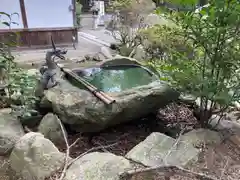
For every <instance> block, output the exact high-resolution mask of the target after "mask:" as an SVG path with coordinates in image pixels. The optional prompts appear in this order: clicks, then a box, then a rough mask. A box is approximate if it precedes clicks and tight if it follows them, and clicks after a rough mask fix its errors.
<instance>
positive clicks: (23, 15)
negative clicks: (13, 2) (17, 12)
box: [19, 0, 28, 29]
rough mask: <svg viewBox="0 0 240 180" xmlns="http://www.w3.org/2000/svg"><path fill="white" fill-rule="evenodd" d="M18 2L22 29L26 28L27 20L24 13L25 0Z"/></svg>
mask: <svg viewBox="0 0 240 180" xmlns="http://www.w3.org/2000/svg"><path fill="white" fill-rule="evenodd" d="M19 3H20V8H21V14H22V21H23V27H24V29H27V28H28V22H27V15H26V9H25V2H24V0H19Z"/></svg>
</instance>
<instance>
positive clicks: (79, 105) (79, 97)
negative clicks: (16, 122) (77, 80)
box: [42, 81, 179, 132]
mask: <svg viewBox="0 0 240 180" xmlns="http://www.w3.org/2000/svg"><path fill="white" fill-rule="evenodd" d="M106 94H109V95H110V96H112V97H113V98H114V99H116V103H113V104H111V105H106V104H104V103H103V102H102V101H100V100H99V99H98V98H96V97H95V96H94V95H93V94H92V93H90V92H89V91H86V90H82V89H79V88H76V87H73V86H72V85H71V84H70V83H68V82H66V81H64V82H62V83H61V85H60V86H58V87H55V88H52V89H50V90H48V91H46V92H45V97H44V98H43V100H42V106H43V107H46V106H49V105H50V106H52V108H53V111H54V113H56V114H57V115H58V117H59V118H60V119H61V120H62V121H63V122H64V123H67V124H70V125H72V127H73V128H74V129H75V130H77V131H80V132H96V131H99V130H102V129H104V128H106V127H108V126H110V125H116V124H120V123H123V122H127V121H131V120H133V119H136V118H140V117H142V116H145V115H147V114H149V113H151V112H155V111H157V110H158V109H159V108H161V107H163V106H165V105H166V104H168V103H169V102H171V101H174V100H176V99H177V98H178V96H179V94H178V93H177V92H176V91H174V90H173V89H171V88H170V87H168V86H167V85H166V84H163V83H160V82H159V81H156V82H153V83H150V84H149V85H145V86H140V87H137V88H132V89H130V90H125V91H122V92H119V93H106Z"/></svg>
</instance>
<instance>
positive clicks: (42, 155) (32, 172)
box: [9, 132, 65, 180]
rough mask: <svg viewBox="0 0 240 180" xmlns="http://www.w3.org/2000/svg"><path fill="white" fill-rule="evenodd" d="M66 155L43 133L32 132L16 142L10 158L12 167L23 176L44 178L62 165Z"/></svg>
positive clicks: (41, 179)
mask: <svg viewBox="0 0 240 180" xmlns="http://www.w3.org/2000/svg"><path fill="white" fill-rule="evenodd" d="M64 156H65V155H64V154H63V153H61V152H59V150H58V149H57V148H56V147H55V146H54V144H53V143H52V142H51V141H50V140H48V139H45V138H44V136H43V135H42V134H40V133H34V132H30V133H27V134H26V135H24V136H23V137H22V138H21V139H20V140H19V141H18V142H17V143H16V145H15V146H14V148H13V151H12V153H11V155H10V158H9V159H10V165H11V167H12V169H13V170H15V171H16V172H17V173H18V174H20V175H21V176H22V177H24V178H26V179H38V180H44V179H45V178H46V177H48V176H50V175H51V174H52V173H53V172H55V171H56V170H58V169H59V168H60V167H61V166H62V164H63V162H64Z"/></svg>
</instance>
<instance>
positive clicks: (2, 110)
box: [0, 108, 12, 114]
mask: <svg viewBox="0 0 240 180" xmlns="http://www.w3.org/2000/svg"><path fill="white" fill-rule="evenodd" d="M11 112H12V108H3V109H0V114H10V113H11Z"/></svg>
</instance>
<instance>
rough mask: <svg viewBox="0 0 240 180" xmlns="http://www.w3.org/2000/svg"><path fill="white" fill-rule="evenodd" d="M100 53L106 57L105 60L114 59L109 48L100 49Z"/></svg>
mask: <svg viewBox="0 0 240 180" xmlns="http://www.w3.org/2000/svg"><path fill="white" fill-rule="evenodd" d="M100 53H101V54H102V55H103V56H104V57H105V59H111V58H113V56H112V53H111V51H110V49H109V48H107V47H105V46H102V47H101V49H100Z"/></svg>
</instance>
